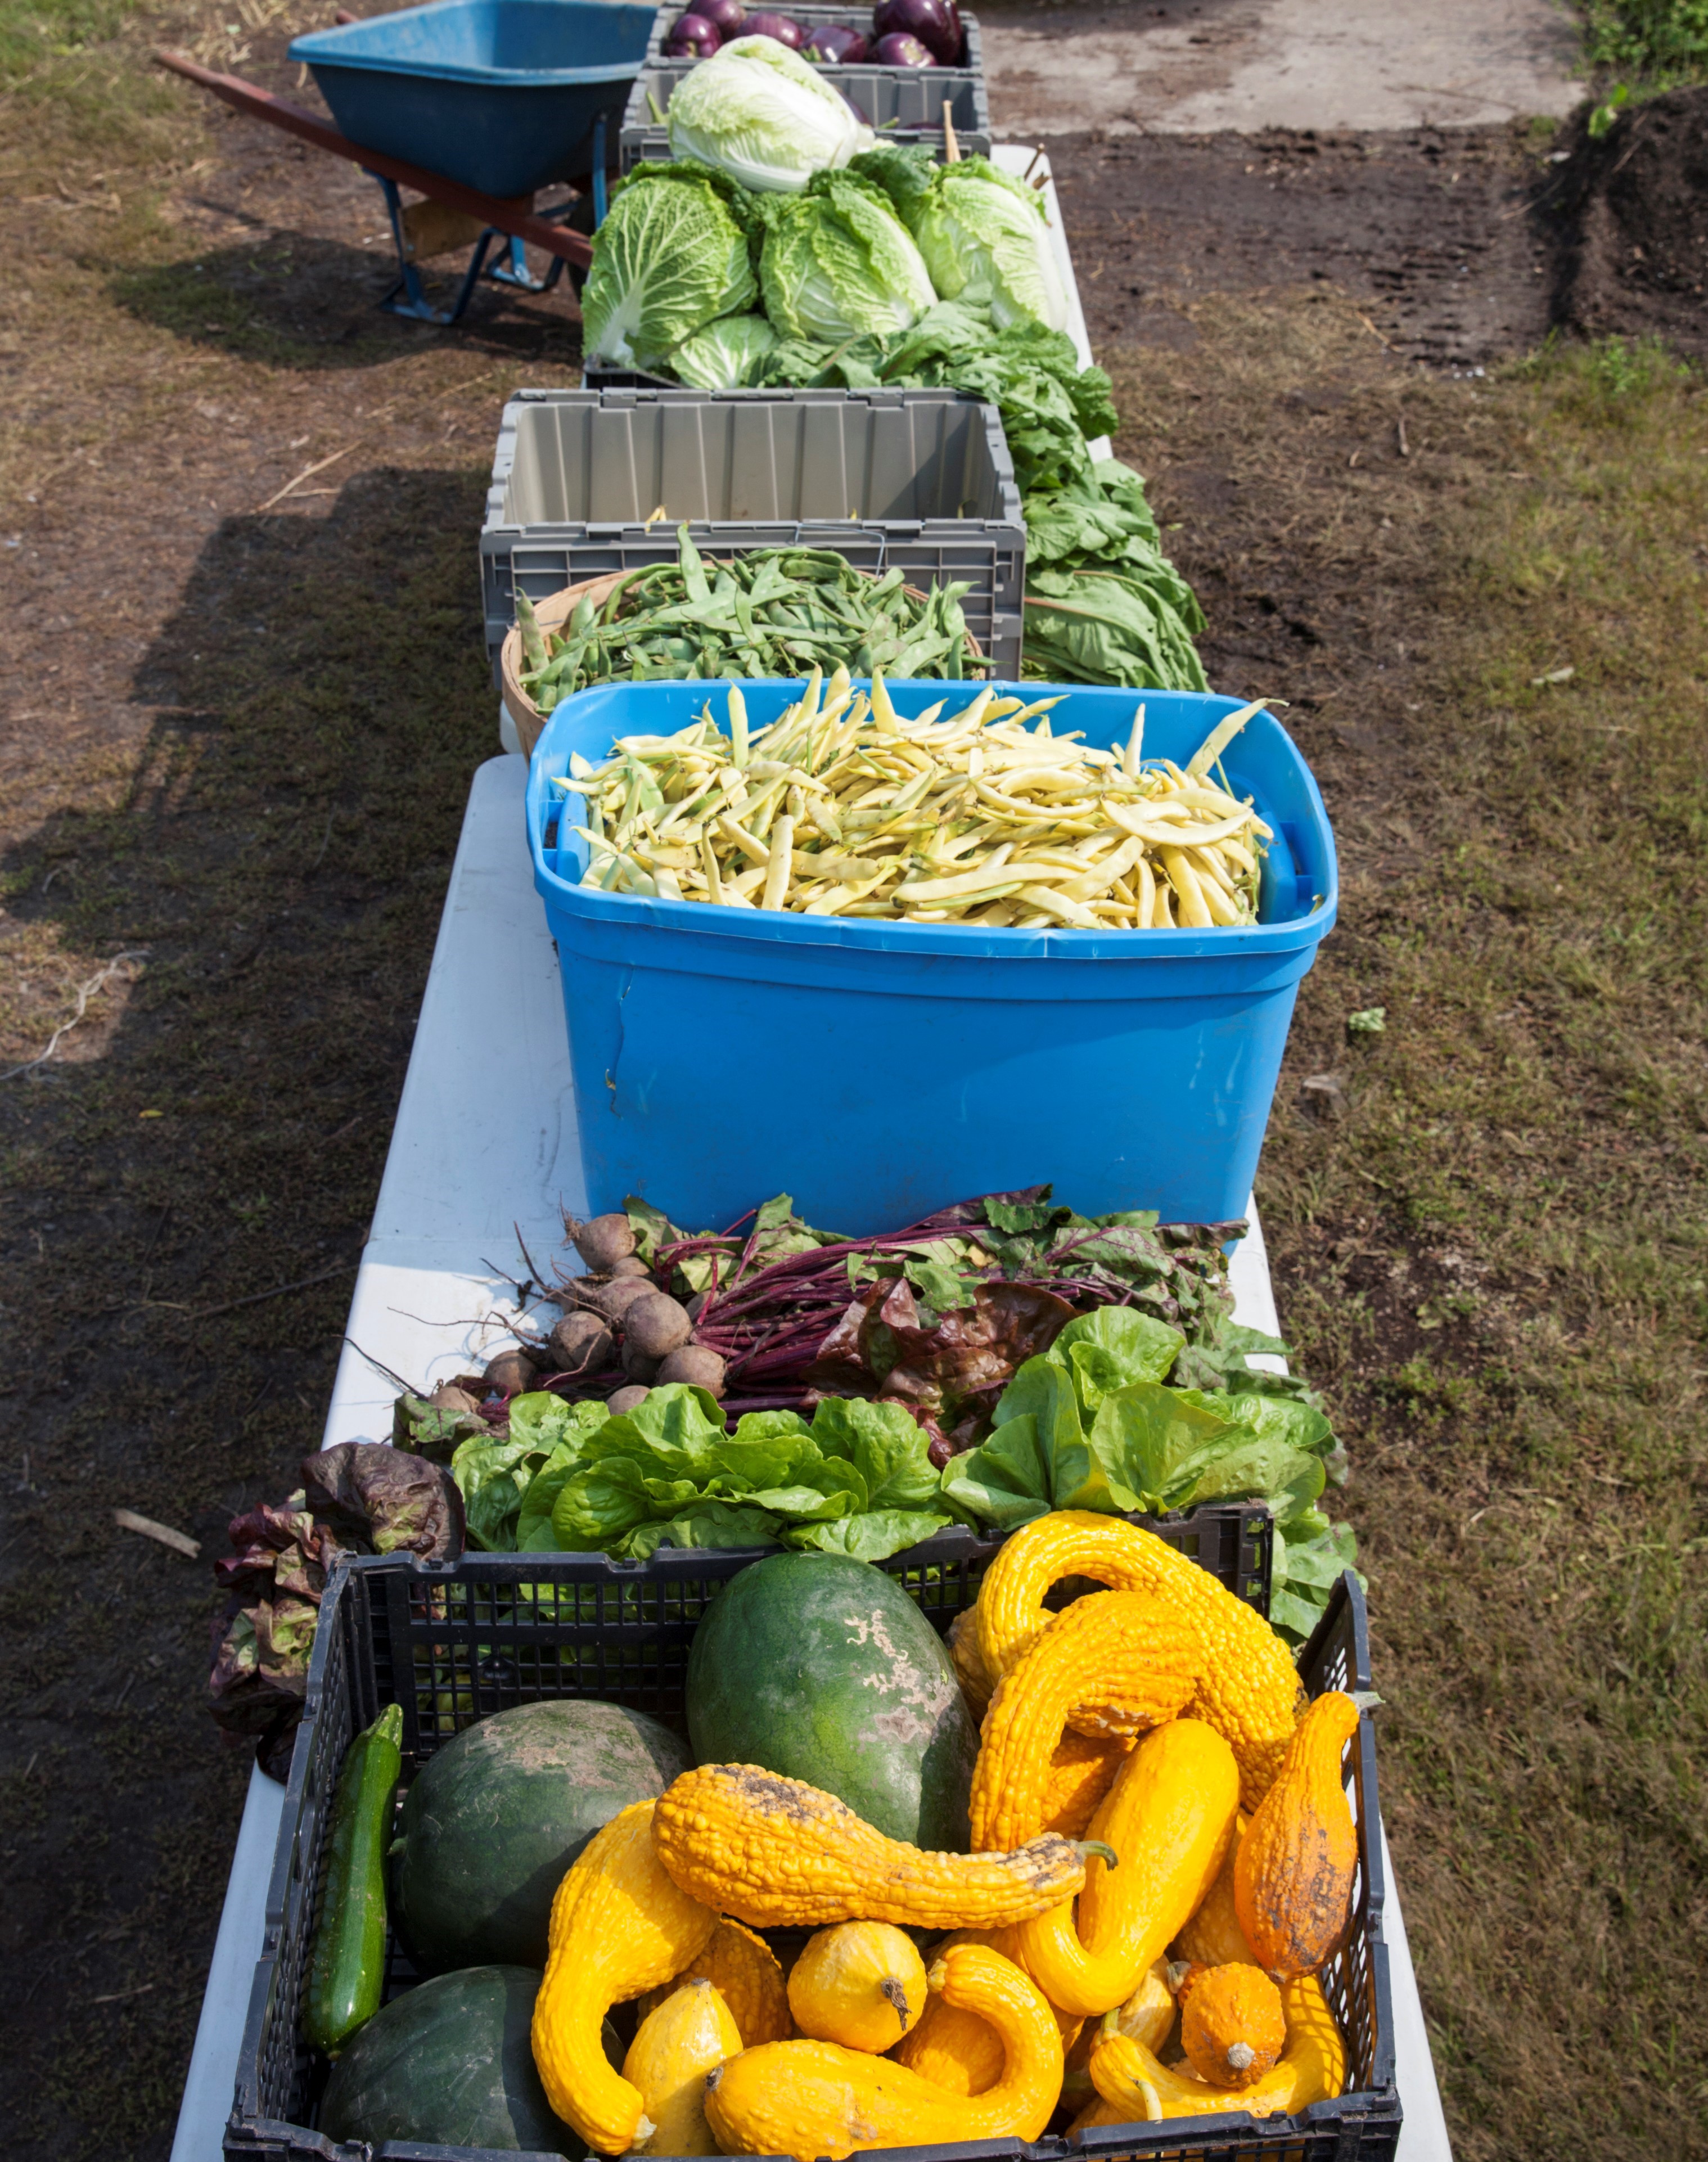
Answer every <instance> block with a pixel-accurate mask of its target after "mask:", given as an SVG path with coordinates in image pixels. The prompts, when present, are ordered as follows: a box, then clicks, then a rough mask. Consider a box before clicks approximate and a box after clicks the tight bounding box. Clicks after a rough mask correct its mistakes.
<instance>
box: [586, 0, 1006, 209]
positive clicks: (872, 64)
mask: <svg viewBox="0 0 1708 2162" xmlns="http://www.w3.org/2000/svg"><path fill="white" fill-rule="evenodd" d="M686 12H687V11H686V10H685V9H684V8H679V7H666V8H660V9H659V11H658V18H657V20H656V22H655V23H654V24H653V26H652V36H651V38H650V40H649V41H648V44H647V48H646V58H645V60H643V61H642V63H641V66H640V74H639V75H638V76H636V77H635V87H634V89H633V90H631V91H629V105H628V109H627V111H626V112H624V115H623V127H622V132H621V133H620V135H619V138H618V140H619V149H620V154H621V159H622V167H623V170H624V172H625V173H627V172H630V171H632V170H634V168H635V166H636V165H638V164H641V163H643V162H644V161H645V160H646V159H657V158H668V157H669V156H670V154H671V149H670V133H669V130H668V129H667V128H666V126H665V125H664V123H663V122H662V121H661V120H660V119H659V118H658V114H659V113H661V112H669V110H670V100H671V91H673V90H674V89H675V88H676V85H677V84H678V83H679V82H680V81H682V77H683V76H685V75H687V72H688V71H689V70H690V69H691V68H692V67H697V66H698V65H700V63H699V62H698V61H697V60H666V58H665V56H664V46H665V40H666V39H667V38H668V37H669V35H670V34H671V29H673V28H674V27H675V24H676V18H677V17H678V16H679V15H682V14H683V13H686ZM786 12H787V13H788V14H789V16H790V18H791V19H792V20H793V21H795V22H797V23H799V24H800V25H801V27H802V29H805V30H812V29H819V28H820V27H821V26H823V25H824V24H827V23H846V24H847V25H848V27H849V29H861V30H863V29H865V27H866V25H867V24H868V23H870V19H871V9H870V5H869V4H864V0H861V4H857V5H854V6H851V7H848V8H827V7H823V6H818V5H813V6H809V7H802V8H789V9H788V10H787V11H786ZM961 25H962V28H963V29H964V30H965V32H966V34H967V42H966V50H965V51H964V54H963V55H962V60H963V63H964V65H961V66H960V67H953V68H946V67H929V68H908V67H880V65H878V63H877V62H876V61H875V60H859V61H857V62H856V63H855V64H854V66H852V67H833V66H829V65H821V64H820V63H819V62H817V61H813V62H812V63H811V65H813V66H815V67H817V68H818V71H819V73H820V74H821V75H823V77H824V79H825V81H827V82H828V83H831V84H833V85H834V86H835V87H836V88H837V89H838V90H839V91H841V92H842V94H843V96H844V97H845V98H847V99H849V102H851V103H852V104H854V105H855V106H858V107H859V110H860V112H862V113H863V114H864V117H865V118H866V120H867V121H868V122H869V123H870V125H871V126H872V127H873V128H875V129H876V131H877V132H878V133H879V135H880V138H882V139H883V140H885V141H886V142H887V141H896V142H902V143H922V144H925V145H926V146H927V148H928V149H932V150H935V151H937V152H938V153H939V154H941V152H942V149H943V103H944V101H945V100H947V101H948V107H949V118H950V121H951V122H952V123H953V127H954V131H955V137H956V140H957V141H958V144H959V145H960V147H961V149H962V151H963V152H964V153H971V152H973V151H975V150H976V151H977V152H979V154H980V155H981V156H984V157H987V158H988V157H989V156H990V146H991V143H992V141H993V139H994V138H993V137H992V135H991V132H990V98H989V97H988V95H987V94H986V91H985V55H984V49H983V46H982V45H981V44H980V42H979V24H978V22H977V19H976V18H974V16H971V15H967V14H964V15H963V16H962V17H961ZM655 108H656V109H655Z"/></svg>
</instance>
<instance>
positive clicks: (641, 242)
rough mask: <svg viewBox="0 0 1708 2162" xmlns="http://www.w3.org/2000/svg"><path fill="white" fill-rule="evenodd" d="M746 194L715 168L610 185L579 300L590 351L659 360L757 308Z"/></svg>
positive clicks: (665, 172) (677, 170) (639, 364)
mask: <svg viewBox="0 0 1708 2162" xmlns="http://www.w3.org/2000/svg"><path fill="white" fill-rule="evenodd" d="M707 65H710V63H709V62H708V64H707ZM747 202H748V199H747V198H746V197H745V196H744V193H743V191H741V190H740V189H739V188H736V187H734V186H732V185H730V184H729V182H728V181H726V180H723V179H722V178H721V177H720V176H719V175H716V174H713V173H709V172H706V171H704V170H698V169H697V168H695V167H692V166H683V165H669V164H641V165H639V166H637V167H636V168H635V171H634V172H633V173H631V174H630V175H629V177H628V178H627V179H626V180H624V181H623V182H622V183H621V184H620V185H619V187H617V188H616V189H614V191H613V192H612V196H611V206H610V209H609V213H608V214H607V216H606V218H605V222H604V223H603V225H602V226H601V227H599V229H598V232H596V233H595V234H594V236H593V267H592V268H591V269H589V271H588V278H587V284H586V285H585V286H584V287H583V288H582V300H581V311H582V350H583V352H584V353H585V354H586V357H587V358H588V360H589V361H595V362H599V363H603V365H605V366H607V367H613V368H655V367H659V366H661V365H663V364H664V363H665V362H666V359H667V358H668V356H669V354H670V353H671V351H672V349H673V348H674V347H677V346H679V345H681V344H682V342H684V340H686V339H687V338H691V337H693V335H694V333H695V332H697V331H700V330H703V329H704V328H705V326H706V325H707V324H708V323H711V322H714V321H716V320H717V319H718V316H733V315H739V314H740V313H742V311H744V310H746V309H749V308H751V307H752V306H753V304H754V301H755V299H756V298H757V296H758V292H759V287H758V284H757V281H756V280H755V276H754V269H753V261H752V256H751V253H750V248H749V244H748V234H747V230H746V227H747V224H748V222H750V212H749V211H748V208H747Z"/></svg>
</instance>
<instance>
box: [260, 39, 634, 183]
mask: <svg viewBox="0 0 1708 2162" xmlns="http://www.w3.org/2000/svg"><path fill="white" fill-rule="evenodd" d="M656 13H657V10H656V8H652V7H646V6H637V5H632V4H629V0H431V4H430V5H428V6H426V7H424V8H404V9H403V10H401V11H400V13H397V14H394V15H377V16H373V17H372V18H369V19H368V20H367V21H365V22H358V23H341V24H340V25H339V26H338V27H337V29H331V30H316V31H314V32H313V33H311V34H310V35H309V36H307V37H303V38H298V39H295V40H294V41H293V42H292V44H291V47H290V57H291V59H292V60H301V61H305V62H306V64H307V65H308V67H309V69H310V70H311V72H312V74H313V76H314V79H315V81H316V84H317V85H318V86H319V89H320V92H321V97H324V98H325V99H326V103H327V104H328V105H329V106H330V107H331V108H332V117H333V118H334V119H335V120H336V121H337V123H338V126H339V128H341V129H342V131H343V133H345V134H346V135H347V136H348V137H349V138H351V140H352V141H353V142H355V143H359V144H363V145H364V146H365V147H366V148H368V149H373V150H379V151H382V152H384V153H385V154H387V155H388V156H389V157H393V158H400V159H407V160H408V161H409V162H410V164H416V165H420V166H424V167H426V169H427V170H430V171H432V172H436V173H442V174H444V175H446V177H447V179H450V180H458V181H461V182H462V185H464V186H465V187H470V188H476V189H478V190H479V191H480V192H481V193H482V194H483V195H488V196H501V197H504V196H525V195H530V194H531V193H532V192H533V191H534V190H535V188H541V187H544V186H545V185H546V182H547V181H548V180H576V179H578V178H580V177H582V176H583V175H586V174H587V173H588V171H589V170H591V168H592V164H593V147H594V146H593V136H594V130H595V128H597V127H598V124H599V123H600V122H601V121H603V122H604V123H605V140H606V141H608V142H609V144H611V146H612V149H613V152H614V150H615V147H616V142H617V131H618V129H619V127H620V125H621V123H622V118H623V110H624V106H625V105H626V104H627V103H628V100H629V89H630V87H631V86H632V85H633V83H634V81H635V76H636V75H637V74H638V73H639V72H640V64H641V62H642V60H644V59H645V56H646V43H647V38H648V35H649V34H650V31H651V29H652V23H653V18H654V16H655V15H656Z"/></svg>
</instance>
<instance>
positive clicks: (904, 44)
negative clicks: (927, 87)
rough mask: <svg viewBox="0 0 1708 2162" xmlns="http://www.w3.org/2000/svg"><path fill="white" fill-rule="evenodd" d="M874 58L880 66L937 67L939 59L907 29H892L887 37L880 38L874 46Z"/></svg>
mask: <svg viewBox="0 0 1708 2162" xmlns="http://www.w3.org/2000/svg"><path fill="white" fill-rule="evenodd" d="M872 58H873V59H874V60H875V61H876V62H877V63H878V65H879V66H880V67H917V68H927V67H935V66H936V65H937V61H936V60H935V58H934V57H933V56H932V55H931V54H930V53H928V52H927V50H926V49H925V47H924V46H923V45H922V44H920V42H919V40H918V39H917V38H916V37H913V36H911V34H909V33H908V32H907V31H906V30H891V32H890V34H889V35H888V36H887V37H883V38H880V39H879V40H878V42H877V44H875V45H874V46H873V47H872Z"/></svg>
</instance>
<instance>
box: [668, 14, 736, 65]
mask: <svg viewBox="0 0 1708 2162" xmlns="http://www.w3.org/2000/svg"><path fill="white" fill-rule="evenodd" d="M721 44H723V38H722V37H721V36H720V35H719V34H718V25H717V24H716V23H714V22H713V21H712V20H711V18H710V17H709V16H706V15H701V14H697V13H689V14H687V15H678V16H677V18H676V21H675V22H674V23H671V32H670V35H669V36H668V37H667V38H666V39H665V41H664V56H665V58H666V60H710V58H711V57H712V55H713V53H715V52H716V51H717V50H718V46H719V45H721Z"/></svg>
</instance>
